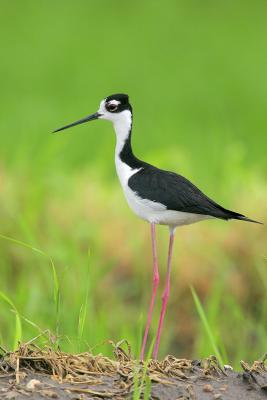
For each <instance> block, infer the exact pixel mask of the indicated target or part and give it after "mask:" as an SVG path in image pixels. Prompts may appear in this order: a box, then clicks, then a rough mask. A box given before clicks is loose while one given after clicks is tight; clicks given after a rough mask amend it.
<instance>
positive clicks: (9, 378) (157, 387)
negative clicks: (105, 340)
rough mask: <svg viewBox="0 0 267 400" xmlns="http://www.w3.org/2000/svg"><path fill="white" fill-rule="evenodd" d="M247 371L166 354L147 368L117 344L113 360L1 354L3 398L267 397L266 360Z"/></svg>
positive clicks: (38, 352) (35, 352) (33, 352)
mask: <svg viewBox="0 0 267 400" xmlns="http://www.w3.org/2000/svg"><path fill="white" fill-rule="evenodd" d="M241 366H242V372H235V371H233V370H232V369H231V368H230V367H223V368H221V367H220V365H219V363H218V361H217V359H216V358H215V357H213V356H211V357H210V358H208V359H205V360H201V361H200V360H193V361H192V360H186V359H177V358H175V357H173V356H167V357H166V358H165V359H164V360H162V361H155V360H150V361H149V362H148V363H147V365H146V364H144V363H141V362H139V361H136V360H133V359H132V357H131V354H130V352H129V351H125V350H123V349H122V348H121V347H120V346H114V360H111V359H109V358H107V357H104V356H102V355H98V356H93V355H92V354H90V353H81V354H76V355H72V354H68V353H63V352H61V351H59V350H57V351H55V350H52V349H51V348H48V347H47V348H44V349H40V348H39V347H38V346H36V345H34V344H30V345H21V346H20V348H19V349H18V350H17V351H16V352H13V353H8V352H5V351H4V350H2V355H1V356H0V399H6V400H7V399H15V400H20V399H42V400H44V399H53V398H54V399H117V400H119V399H132V398H133V395H134V393H136V392H139V393H140V394H141V398H143V397H144V396H145V398H149V399H163V400H191V399H192V400H212V399H222V400H239V399H240V400H241V399H242V400H244V399H249V400H256V399H257V400H259V399H267V367H266V365H265V358H264V359H262V360H259V361H256V362H254V364H253V365H252V366H249V365H247V364H246V363H244V362H241Z"/></svg>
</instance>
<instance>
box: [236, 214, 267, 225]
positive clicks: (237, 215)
mask: <svg viewBox="0 0 267 400" xmlns="http://www.w3.org/2000/svg"><path fill="white" fill-rule="evenodd" d="M232 213H233V215H231V216H230V218H229V219H239V220H240V221H246V222H253V223H254V224H260V225H263V222H259V221H255V220H254V219H250V218H248V217H246V216H245V215H242V214H238V213H235V212H233V211H232Z"/></svg>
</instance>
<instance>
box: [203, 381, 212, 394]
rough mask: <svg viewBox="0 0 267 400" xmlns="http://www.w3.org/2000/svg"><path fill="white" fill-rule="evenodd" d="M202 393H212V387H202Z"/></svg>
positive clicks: (207, 385)
mask: <svg viewBox="0 0 267 400" xmlns="http://www.w3.org/2000/svg"><path fill="white" fill-rule="evenodd" d="M203 391H204V392H213V387H212V386H211V385H209V384H208V383H207V384H206V385H204V386H203Z"/></svg>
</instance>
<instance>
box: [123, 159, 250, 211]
mask: <svg viewBox="0 0 267 400" xmlns="http://www.w3.org/2000/svg"><path fill="white" fill-rule="evenodd" d="M141 164H143V165H141ZM139 167H141V168H142V169H141V170H140V171H139V172H137V173H136V174H134V175H132V176H131V177H130V179H129V181H128V185H129V187H130V188H131V189H132V190H133V191H134V192H135V193H136V194H137V195H138V196H140V197H141V198H145V199H148V200H151V201H154V202H158V203H161V204H163V205H165V206H166V208H167V209H168V210H174V211H182V212H187V213H193V214H203V215H210V216H213V217H216V218H222V219H231V218H236V219H244V218H245V217H244V216H243V215H242V214H238V213H235V212H233V211H230V210H227V209H225V208H223V207H222V206H220V205H219V204H217V203H216V202H214V201H213V200H211V199H210V198H209V197H207V196H206V195H205V194H204V193H203V192H201V190H199V189H198V188H197V187H196V186H195V185H193V183H191V182H190V181H189V180H188V179H186V178H184V177H183V176H181V175H178V174H176V173H174V172H169V171H164V170H161V169H158V168H156V167H153V166H152V165H149V164H146V163H142V162H141V163H140V164H139Z"/></svg>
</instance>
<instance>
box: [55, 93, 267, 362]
mask: <svg viewBox="0 0 267 400" xmlns="http://www.w3.org/2000/svg"><path fill="white" fill-rule="evenodd" d="M97 119H99V120H101V119H103V120H108V121H111V122H112V123H113V127H114V130H115V133H116V146H115V167H116V171H117V175H118V178H119V181H120V184H121V186H122V189H123V192H124V195H125V197H126V200H127V202H128V205H129V206H130V208H131V209H132V211H133V212H134V213H135V214H136V215H137V216H138V217H140V218H141V219H143V220H145V221H147V222H148V223H149V224H150V230H151V238H152V255H153V285H152V286H153V287H152V294H151V300H150V304H149V309H148V314H147V321H146V326H145V330H144V336H143V341H142V347H141V352H140V359H141V360H143V359H144V356H145V349H146V344H147V339H148V334H149V328H150V325H151V320H152V313H153V309H154V304H155V299H156V294H157V289H158V286H159V268H158V256H157V248H156V247H157V246H156V225H167V226H168V227H169V248H168V258H167V271H166V281H165V287H164V291H163V295H162V306H161V311H160V317H159V322H158V328H157V333H156V339H155V343H154V348H153V353H152V356H153V358H154V359H156V358H157V356H158V350H159V344H160V339H161V333H162V327H163V322H164V318H165V314H166V308H167V303H168V298H169V295H170V277H171V261H172V253H173V243H174V235H175V230H176V228H177V227H179V226H182V225H188V224H192V223H195V222H198V221H202V220H206V219H221V220H231V219H236V220H241V221H247V222H253V223H261V222H258V221H255V220H253V219H250V218H247V217H246V216H245V215H243V214H240V213H237V212H234V211H231V210H228V209H226V208H224V207H222V206H221V205H219V204H218V203H216V202H215V201H214V200H212V199H211V198H209V197H208V196H206V195H205V194H204V193H203V192H202V191H201V190H200V189H198V188H197V187H196V186H195V185H194V184H193V183H191V182H190V181H189V180H188V179H186V178H184V177H183V176H182V175H179V174H177V173H175V172H170V171H165V170H162V169H159V168H157V167H155V166H153V165H151V164H149V163H147V162H145V161H142V160H140V159H139V158H137V157H136V156H135V154H134V153H133V150H132V144H131V139H132V126H133V109H132V106H131V104H130V102H129V96H128V95H127V94H124V93H117V94H113V95H111V96H108V97H106V98H104V99H103V100H102V101H101V102H100V106H99V109H98V111H97V112H96V113H94V114H91V115H89V116H86V117H85V118H82V119H79V120H78V121H75V122H73V123H70V124H68V125H65V126H63V127H61V128H59V129H56V130H55V131H54V133H55V132H60V131H62V130H65V129H68V128H71V127H74V126H76V125H79V124H83V123H86V122H89V121H93V120H97Z"/></svg>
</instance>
